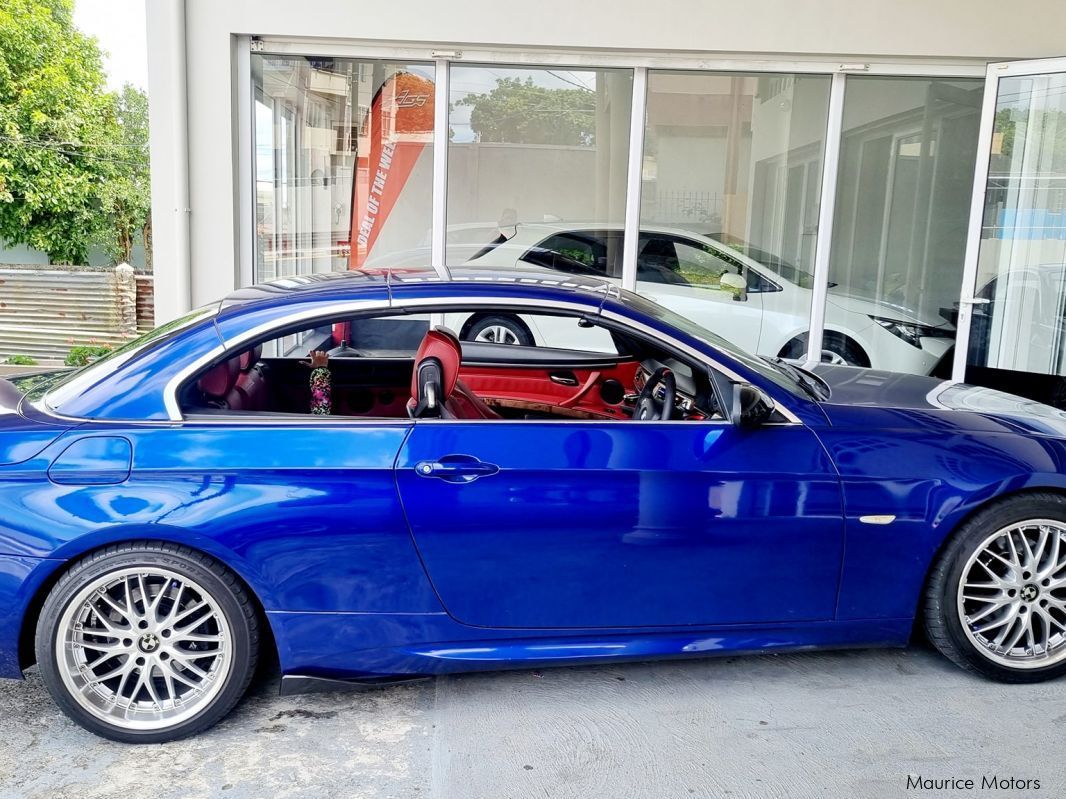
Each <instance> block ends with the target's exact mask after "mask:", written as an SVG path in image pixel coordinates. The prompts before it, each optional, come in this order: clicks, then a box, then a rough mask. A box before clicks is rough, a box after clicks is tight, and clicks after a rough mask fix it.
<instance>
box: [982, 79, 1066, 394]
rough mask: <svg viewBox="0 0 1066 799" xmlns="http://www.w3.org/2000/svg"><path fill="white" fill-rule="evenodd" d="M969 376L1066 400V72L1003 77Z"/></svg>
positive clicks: (987, 189)
mask: <svg viewBox="0 0 1066 799" xmlns="http://www.w3.org/2000/svg"><path fill="white" fill-rule="evenodd" d="M991 145H992V146H991V157H990V159H989V164H988V167H989V168H988V182H987V184H986V186H985V194H984V219H983V225H982V227H981V240H980V245H979V246H980V249H979V250H978V259H977V284H976V286H975V287H974V288H975V290H976V295H975V296H976V297H977V298H978V299H981V300H984V302H983V303H979V304H977V305H974V306H973V317H972V320H971V327H970V350H969V359H968V368H967V371H966V379H967V380H968V381H969V380H973V381H978V382H980V383H981V384H983V385H987V386H993V387H995V388H1000V389H1004V390H1006V391H1010V392H1011V393H1013V394H1022V395H1023V396H1028V397H1032V398H1034V399H1038V400H1040V401H1041V402H1046V403H1049V404H1051V405H1055V406H1056V407H1059V408H1066V379H1064V378H1066V336H1064V335H1063V332H1064V327H1066V326H1064V320H1066V73H1061V72H1060V73H1050V74H1042V75H1025V76H1018V77H1009V78H1002V79H1001V80H1000V82H999V91H998V94H997V97H996V112H995V118H994V120H993V129H992V142H991Z"/></svg>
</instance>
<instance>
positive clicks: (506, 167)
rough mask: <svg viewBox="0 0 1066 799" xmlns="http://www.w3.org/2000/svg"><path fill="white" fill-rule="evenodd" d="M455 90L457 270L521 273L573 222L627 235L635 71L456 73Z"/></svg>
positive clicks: (452, 171) (452, 238)
mask: <svg viewBox="0 0 1066 799" xmlns="http://www.w3.org/2000/svg"><path fill="white" fill-rule="evenodd" d="M450 92H451V109H450V112H449V113H450V116H449V136H450V141H451V144H450V146H449V148H448V243H449V245H454V246H449V250H448V255H447V259H448V263H449V265H453V266H454V265H459V264H462V263H465V262H466V261H468V260H470V258H471V257H474V256H477V257H476V260H477V263H478V264H479V265H484V266H497V267H500V266H512V267H513V266H514V265H515V263H516V261H517V259H519V258H520V257H521V256H522V255H523V253H525V252H526V251H527V250H528V249H529V247H531V246H533V245H535V244H537V243H538V242H540V241H542V240H544V239H547V238H548V237H549V236H552V235H554V234H555V233H559V232H566V230H567V226H568V225H569V224H571V223H585V225H586V226H587V224H588V223H590V222H592V223H597V224H599V225H605V224H607V225H616V226H617V227H618V229H619V230H621V227H622V223H623V221H624V219H625V195H626V168H627V159H628V157H629V123H630V110H631V107H632V97H633V72H632V70H621V69H597V70H573V69H562V68H559V69H518V68H510V67H498V66H492V67H481V66H465V65H464V66H453V67H452V68H451V73H450ZM516 235H518V238H517V239H516V238H515V236H516ZM512 240H513V241H512ZM506 242H511V244H510V245H509V246H500V245H502V244H505V243H506ZM493 243H495V244H496V245H497V246H495V247H493V248H492V251H491V252H487V253H485V252H480V248H481V247H484V246H486V245H490V244H493ZM609 244H610V246H611V248H612V252H611V253H610V257H611V258H612V259H614V258H620V252H621V251H620V249H619V250H618V251H617V253H616V252H614V248H615V246H616V245H617V247H619V248H620V247H621V240H620V239H619V240H618V241H617V243H616V242H614V241H612V242H610V243H609ZM578 262H579V263H582V262H583V261H582V260H581V259H580V258H579V259H578Z"/></svg>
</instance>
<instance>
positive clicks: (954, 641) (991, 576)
mask: <svg viewBox="0 0 1066 799" xmlns="http://www.w3.org/2000/svg"><path fill="white" fill-rule="evenodd" d="M924 615H925V629H926V633H927V635H928V637H929V640H930V641H931V642H932V643H933V645H934V646H935V647H936V648H937V649H939V650H940V651H941V652H942V653H943V654H944V655H946V656H947V657H948V658H949V659H951V660H952V661H954V662H955V663H957V664H959V665H960V666H962V667H964V668H966V669H970V670H972V671H976V672H979V673H980V674H983V675H985V676H987V677H991V678H992V679H996V680H1000V681H1003V682H1015V683H1020V682H1039V681H1041V680H1048V679H1051V678H1054V677H1058V676H1060V675H1062V674H1064V673H1066V497H1062V496H1059V495H1057V494H1050V493H1046V494H1045V493H1034V494H1028V495H1022V496H1018V497H1016V498H1013V499H1009V500H1006V501H1004V502H1001V503H999V504H997V505H994V506H991V507H989V508H987V509H986V510H984V511H981V512H979V513H978V514H976V515H975V516H974V517H973V518H972V519H970V520H969V521H968V522H966V523H965V524H964V525H963V526H962V527H961V528H960V529H959V530H958V531H957V532H956V533H955V535H954V536H953V538H952V540H951V541H950V543H949V544H948V546H947V547H946V548H945V550H944V552H943V554H942V555H941V556H940V558H939V560H938V561H937V564H936V566H935V567H934V569H933V572H932V574H931V575H930V579H929V583H928V586H927V588H926V593H925V608H924Z"/></svg>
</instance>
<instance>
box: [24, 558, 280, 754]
mask: <svg viewBox="0 0 1066 799" xmlns="http://www.w3.org/2000/svg"><path fill="white" fill-rule="evenodd" d="M153 567H155V568H162V569H166V570H168V571H170V572H174V573H176V574H177V575H180V576H181V577H184V578H186V579H189V580H192V581H194V582H195V583H196V584H198V585H199V586H200V587H202V588H203V589H204V591H205V592H206V593H207V594H208V595H209V596H210V598H211V599H212V600H213V601H214V603H215V604H216V605H217V606H218V608H219V609H220V611H221V613H222V614H223V615H224V617H225V622H226V625H227V628H228V630H229V635H230V638H231V639H232V652H231V660H230V666H229V670H228V673H227V674H226V676H225V677H223V678H222V687H221V688H220V689H219V690H218V691H217V693H216V694H215V696H214V697H213V699H212V700H211V701H210V703H208V704H206V705H205V706H204V707H203V708H202V709H200V710H199V711H198V712H197V713H196V714H195V715H193V716H192V717H190V718H187V719H183V720H181V721H180V722H179V723H176V724H175V725H174V726H171V727H165V728H162V729H154V730H133V729H128V728H123V727H121V726H118V725H117V724H111V723H108V722H107V721H105V720H103V719H100V718H97V717H96V716H94V715H93V714H92V713H90V712H89V711H88V710H86V709H85V708H83V707H82V706H81V705H79V704H78V703H77V702H76V701H75V700H74V699H73V698H72V696H71V693H70V689H69V688H68V687H67V686H66V685H65V683H64V680H63V677H62V675H61V673H60V666H59V664H58V663H57V659H56V640H57V636H58V635H59V634H60V633H61V630H60V621H61V619H62V616H63V614H64V612H65V611H66V609H67V607H68V605H69V604H70V603H71V602H72V600H74V598H75V597H76V595H77V594H78V593H79V592H80V591H82V590H83V589H84V588H85V587H86V586H88V585H90V584H91V583H92V582H93V581H94V580H98V579H100V578H101V577H103V576H104V575H107V574H109V573H112V572H117V571H119V570H122V569H131V568H133V569H136V568H145V569H146V570H147V569H151V568H153ZM165 634H166V633H164V635H165ZM259 636H260V632H259V616H258V613H257V612H256V607H255V605H254V603H253V600H252V599H251V597H250V596H249V594H248V591H247V590H246V589H245V588H244V586H243V584H242V583H241V581H240V579H239V578H238V577H237V576H236V575H235V574H234V573H233V572H231V571H230V570H229V569H227V568H226V567H225V566H223V565H222V564H220V563H219V562H218V561H216V560H214V559H213V558H210V557H208V556H207V555H204V554H202V553H200V552H197V551H195V550H192V549H189V548H187V547H183V546H178V545H175V544H169V543H159V542H131V543H124V544H116V545H113V546H109V547H107V548H105V549H102V550H100V551H98V552H94V553H92V554H91V555H89V556H87V557H86V558H84V559H83V560H81V561H79V562H78V563H76V564H74V566H72V567H71V568H70V570H69V571H67V572H66V573H65V574H64V575H63V576H62V577H61V578H60V580H59V581H58V582H57V583H56V585H55V586H54V587H53V588H52V590H51V591H50V592H49V594H48V597H47V599H46V600H45V603H44V606H43V608H42V609H41V615H40V618H39V619H38V621H37V637H36V654H37V663H38V666H39V668H40V671H41V676H42V677H43V679H44V684H45V686H46V687H47V688H48V692H49V693H50V694H51V695H52V698H53V700H55V702H56V704H57V705H59V707H60V709H61V710H62V711H63V712H64V713H66V715H67V716H69V717H70V718H71V719H72V720H73V721H75V722H77V723H78V724H80V725H81V726H82V727H84V728H85V729H87V730H89V731H90V732H93V733H96V734H97V735H100V736H103V737H104V738H109V739H110V740H112V741H119V742H121V743H163V742H166V741H173V740H177V739H179V738H185V737H188V736H190V735H195V734H197V733H199V732H202V731H204V730H206V729H207V728H209V727H211V726H212V725H214V724H215V723H216V722H218V721H219V720H220V719H222V718H223V717H224V716H225V715H226V714H227V713H229V712H230V710H232V709H233V707H234V705H236V704H237V702H238V701H240V699H241V697H243V696H244V694H245V692H246V690H247V688H248V685H249V683H250V682H251V679H252V676H253V674H254V673H255V668H256V663H257V661H258V657H259ZM120 690H121V689H120ZM136 690H137V689H136V688H135V689H134V692H136Z"/></svg>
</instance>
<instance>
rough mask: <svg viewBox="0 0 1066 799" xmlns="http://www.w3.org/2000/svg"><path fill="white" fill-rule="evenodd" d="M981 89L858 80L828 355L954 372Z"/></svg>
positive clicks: (847, 141)
mask: <svg viewBox="0 0 1066 799" xmlns="http://www.w3.org/2000/svg"><path fill="white" fill-rule="evenodd" d="M983 87H984V81H983V80H980V79H951V80H944V79H936V78H895V77H893V78H889V77H871V76H849V77H848V79H847V83H846V85H845V92H844V121H843V132H842V140H841V150H840V167H839V173H838V182H837V196H836V209H835V219H834V223H833V246H832V248H831V252H830V274H829V280H830V287H829V294H828V297H827V301H826V323H825V332H824V339H823V353H824V357H825V358H826V359H828V360H832V361H835V362H841V363H849V364H854V365H859V366H871V365H872V366H874V367H876V368H880V369H888V370H891V371H897V372H912V373H917V374H931V373H934V374H937V375H939V376H945V377H946V376H948V375H950V371H951V355H952V352H953V345H954V340H955V326H954V322H955V318H956V315H957V303H958V299H959V289H960V286H961V283H962V267H963V259H964V257H965V251H966V229H967V221H968V215H969V208H970V197H971V191H972V188H973V170H974V161H975V159H976V153H977V133H978V126H979V122H980V106H981V95H982V91H983Z"/></svg>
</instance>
